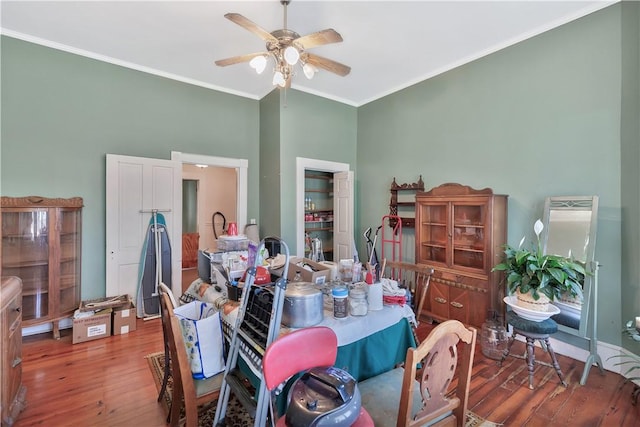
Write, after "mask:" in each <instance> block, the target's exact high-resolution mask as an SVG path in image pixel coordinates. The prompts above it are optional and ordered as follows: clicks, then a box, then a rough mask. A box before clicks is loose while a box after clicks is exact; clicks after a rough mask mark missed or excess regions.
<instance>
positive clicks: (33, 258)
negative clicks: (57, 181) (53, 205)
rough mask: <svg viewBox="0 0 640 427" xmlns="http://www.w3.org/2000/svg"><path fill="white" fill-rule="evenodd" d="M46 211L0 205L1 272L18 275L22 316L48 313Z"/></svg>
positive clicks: (45, 314)
mask: <svg viewBox="0 0 640 427" xmlns="http://www.w3.org/2000/svg"><path fill="white" fill-rule="evenodd" d="M49 237H50V236H49V211H48V210H47V209H36V210H33V209H32V210H28V211H26V210H25V211H20V210H11V209H3V212H2V274H3V275H5V276H17V277H19V278H21V279H22V296H23V298H22V304H23V307H22V318H23V320H25V321H26V320H32V319H39V318H42V317H46V316H48V315H49V244H50V241H49Z"/></svg>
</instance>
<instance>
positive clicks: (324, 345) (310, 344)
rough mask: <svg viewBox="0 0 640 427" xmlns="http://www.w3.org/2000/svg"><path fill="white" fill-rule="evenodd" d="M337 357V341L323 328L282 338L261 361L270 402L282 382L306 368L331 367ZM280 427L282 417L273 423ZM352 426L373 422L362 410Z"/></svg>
mask: <svg viewBox="0 0 640 427" xmlns="http://www.w3.org/2000/svg"><path fill="white" fill-rule="evenodd" d="M337 355H338V338H337V337H336V334H335V332H333V330H332V329H331V328H327V327H326V326H317V327H312V328H304V329H299V330H297V331H294V332H291V333H289V334H287V335H283V336H281V337H280V338H278V339H277V340H275V341H274V342H273V343H271V345H269V347H267V350H266V351H265V353H264V357H263V358H262V370H263V373H264V379H265V384H266V386H267V390H269V392H270V393H271V394H272V398H273V397H274V396H273V391H274V390H275V389H276V388H277V387H278V386H279V385H280V384H282V383H283V382H284V381H286V380H288V379H289V378H291V377H292V376H294V375H295V374H297V373H299V372H302V371H306V370H307V369H310V368H315V367H321V366H333V365H334V363H335V362H336V356H337ZM275 416H276V417H277V415H275ZM284 425H285V417H280V418H278V419H277V420H276V426H284ZM353 426H354V427H365V426H373V420H372V419H371V417H370V416H369V413H368V412H367V411H366V410H365V409H364V407H363V408H362V409H360V416H359V417H358V419H357V420H356V422H355V423H354V424H353Z"/></svg>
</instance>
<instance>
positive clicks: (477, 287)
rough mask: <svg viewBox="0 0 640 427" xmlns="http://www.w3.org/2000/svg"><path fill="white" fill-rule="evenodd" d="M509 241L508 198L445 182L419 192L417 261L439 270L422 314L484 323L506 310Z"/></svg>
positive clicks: (438, 318) (417, 204)
mask: <svg viewBox="0 0 640 427" xmlns="http://www.w3.org/2000/svg"><path fill="white" fill-rule="evenodd" d="M506 240H507V196H505V195H496V194H493V191H492V190H491V189H488V188H486V189H483V190H475V189H473V188H471V187H468V186H464V185H460V184H452V183H449V184H443V185H441V186H439V187H435V188H433V189H432V190H430V191H428V192H421V193H417V194H416V250H415V256H416V264H421V265H426V266H429V267H431V268H433V269H434V274H433V276H432V278H431V286H430V287H429V290H428V292H427V298H426V301H425V303H424V307H423V312H422V313H421V314H423V315H426V316H428V317H432V318H433V319H436V320H439V321H442V320H447V319H457V320H460V321H461V322H463V323H465V324H468V325H473V326H476V327H481V325H482V323H483V322H484V321H485V320H486V318H487V313H488V312H489V310H496V311H498V312H502V311H503V310H502V309H501V307H503V304H502V298H501V296H502V295H503V294H504V290H503V289H501V286H500V280H501V273H500V272H492V271H491V269H492V268H493V266H494V265H495V264H497V263H499V262H500V258H501V254H502V253H503V251H504V245H505V243H506Z"/></svg>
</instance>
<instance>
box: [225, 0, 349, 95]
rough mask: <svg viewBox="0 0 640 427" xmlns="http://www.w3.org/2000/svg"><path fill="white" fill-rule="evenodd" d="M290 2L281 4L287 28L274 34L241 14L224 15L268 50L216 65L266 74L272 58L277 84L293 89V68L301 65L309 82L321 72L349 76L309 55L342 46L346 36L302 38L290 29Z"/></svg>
mask: <svg viewBox="0 0 640 427" xmlns="http://www.w3.org/2000/svg"><path fill="white" fill-rule="evenodd" d="M290 2H291V0H280V3H281V4H282V5H283V6H284V28H282V29H280V30H275V31H272V32H268V31H267V30H265V29H263V28H261V27H260V26H258V25H257V24H255V23H254V22H252V21H251V20H249V19H247V18H245V17H244V16H242V15H240V14H239V13H227V14H226V15H224V17H225V18H227V19H228V20H230V21H231V22H234V23H236V24H238V25H240V26H241V27H243V28H245V29H247V30H249V31H251V32H252V33H254V34H256V35H257V36H258V37H260V38H261V39H262V40H264V41H265V43H266V49H267V50H266V51H265V52H256V53H249V54H246V55H240V56H234V57H231V58H227V59H220V60H217V61H216V65H218V66H220V67H226V66H228V65H234V64H239V63H241V62H249V66H250V67H251V68H253V69H255V70H256V72H257V73H258V74H260V73H262V72H263V71H264V70H265V68H266V66H267V60H268V58H272V59H273V60H274V63H275V67H274V74H273V84H274V85H277V86H280V87H290V86H291V77H292V76H293V74H294V68H293V67H294V65H296V64H297V63H300V64H301V65H302V70H303V72H304V75H305V76H306V77H307V78H308V79H311V78H313V76H314V75H315V73H316V72H317V71H318V69H323V70H326V71H330V72H332V73H335V74H337V75H339V76H346V75H347V74H349V72H350V71H351V67H348V66H346V65H344V64H341V63H339V62H336V61H333V60H331V59H328V58H324V57H322V56H318V55H314V54H312V53H309V52H307V50H308V49H311V48H313V47H317V46H322V45H325V44H331V43H339V42H341V41H342V36H341V35H340V34H339V33H338V32H336V31H335V30H334V29H332V28H329V29H326V30H322V31H318V32H315V33H311V34H308V35H306V36H300V34H298V33H296V32H295V31H292V30H290V29H288V28H287V6H288V5H289V3H290Z"/></svg>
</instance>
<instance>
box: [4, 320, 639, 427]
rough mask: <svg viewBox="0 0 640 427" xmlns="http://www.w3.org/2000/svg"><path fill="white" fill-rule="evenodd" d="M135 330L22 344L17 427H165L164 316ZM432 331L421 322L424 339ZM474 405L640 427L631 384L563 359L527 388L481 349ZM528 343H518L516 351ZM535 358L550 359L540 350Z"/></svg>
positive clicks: (502, 418) (493, 414)
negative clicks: (157, 371)
mask: <svg viewBox="0 0 640 427" xmlns="http://www.w3.org/2000/svg"><path fill="white" fill-rule="evenodd" d="M137 328H138V329H137V330H136V331H134V332H131V333H129V334H127V335H119V336H114V337H109V338H104V339H101V340H96V341H92V342H86V343H81V344H75V345H73V344H71V333H70V330H63V331H62V338H61V339H60V340H59V341H55V340H53V339H52V338H51V334H44V335H39V336H32V337H26V338H24V340H23V382H24V384H25V386H26V387H27V407H26V409H25V410H24V411H23V412H22V414H21V415H20V417H19V418H18V421H17V423H16V424H15V426H16V427H23V426H32V425H49V426H74V427H80V426H134V425H135V426H140V427H143V426H144V427H147V426H149V427H153V426H163V425H165V423H164V414H163V411H162V408H161V406H160V405H159V404H158V403H157V402H156V397H157V391H156V388H155V385H154V383H153V379H152V377H151V373H150V370H149V368H148V366H147V361H146V359H145V358H144V356H145V355H146V354H149V353H153V352H158V351H162V348H163V346H162V327H161V325H160V320H159V319H154V320H148V321H143V320H140V319H138V323H137ZM430 329H431V326H430V325H427V324H423V325H421V327H420V328H419V329H418V337H419V338H421V339H422V338H423V337H425V336H426V335H427V334H428V333H429V331H430ZM477 349H478V351H477V353H476V358H475V363H474V369H473V378H472V384H471V394H470V398H469V403H470V405H469V408H470V409H471V410H472V411H473V412H475V413H476V414H478V415H480V416H482V417H484V418H486V419H488V420H490V421H493V422H497V423H503V424H504V425H506V426H529V427H534V426H594V427H595V426H607V427H608V426H640V405H639V406H632V404H631V393H632V391H633V385H632V384H631V383H628V382H626V381H625V380H624V378H622V377H621V376H619V375H617V374H614V373H611V372H606V373H605V375H601V374H600V373H599V372H598V370H597V369H592V370H591V373H590V374H589V378H588V380H587V384H586V385H585V386H580V385H579V380H580V375H581V374H582V368H583V366H584V364H583V363H581V362H577V361H575V360H573V359H570V358H567V357H564V356H560V355H559V356H558V360H559V362H560V366H561V368H562V371H563V372H564V374H565V377H566V380H567V382H568V383H569V387H568V388H564V387H563V386H562V385H560V383H559V380H558V377H557V376H556V373H555V371H554V370H553V368H550V367H545V366H537V367H536V371H535V384H534V386H535V389H534V390H529V388H528V373H527V369H526V363H525V362H524V361H523V360H521V359H517V358H511V357H510V358H508V359H507V360H506V361H505V363H504V364H503V366H502V367H499V366H497V364H496V362H495V361H494V360H491V359H487V358H485V357H484V356H483V355H482V353H481V352H480V345H479V344H478V347H477ZM523 351H524V345H523V344H522V343H520V342H516V343H515V344H514V354H522V353H523ZM536 357H537V358H538V359H540V360H542V361H548V359H547V357H548V356H547V355H546V354H543V353H541V350H540V349H539V348H538V349H536Z"/></svg>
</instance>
